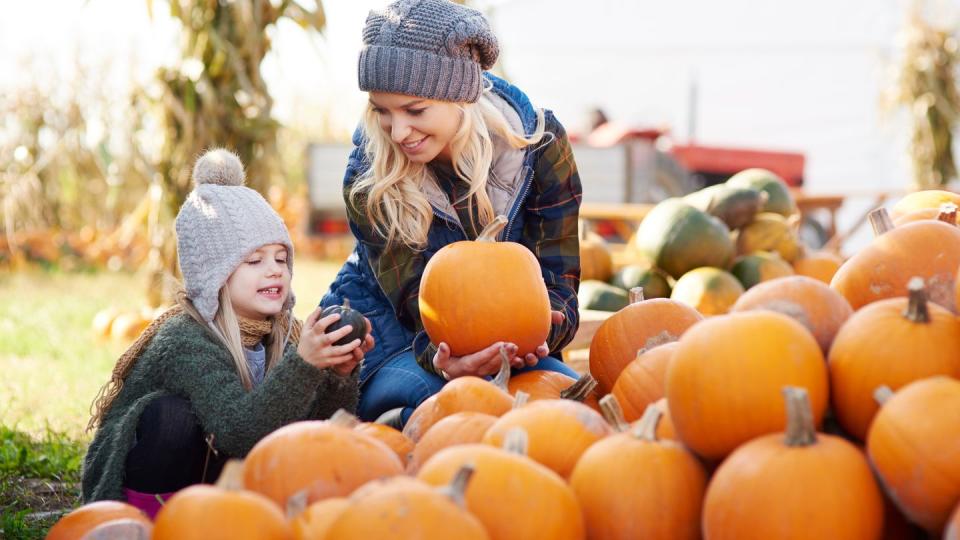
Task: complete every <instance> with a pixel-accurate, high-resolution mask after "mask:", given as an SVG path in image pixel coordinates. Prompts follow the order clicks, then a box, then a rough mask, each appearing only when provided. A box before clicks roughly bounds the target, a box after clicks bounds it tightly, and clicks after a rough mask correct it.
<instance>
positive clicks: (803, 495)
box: [703, 388, 883, 540]
mask: <svg viewBox="0 0 960 540" xmlns="http://www.w3.org/2000/svg"><path fill="white" fill-rule="evenodd" d="M785 393H786V394H787V414H788V420H787V425H786V427H787V429H786V433H776V434H771V435H765V436H762V437H758V438H756V439H754V440H752V441H750V442H748V443H746V444H744V445H743V446H741V447H740V448H737V450H736V451H734V452H733V453H732V454H730V456H729V457H728V458H727V459H726V461H724V462H723V464H721V465H720V467H719V468H718V469H717V471H716V472H715V473H714V475H713V479H712V480H711V481H710V486H709V487H708V488H707V494H706V498H705V499H704V505H703V533H704V537H705V538H709V539H711V540H713V539H717V540H723V539H726V538H730V539H738V540H739V539H742V538H778V539H787V540H790V539H807V538H809V539H811V540H813V539H817V540H819V539H821V538H830V539H831V540H845V539H849V540H859V539H864V538H879V537H880V533H881V532H882V528H883V498H882V497H881V495H880V489H879V488H878V487H877V484H876V482H875V481H874V479H873V473H872V472H871V471H870V465H869V464H868V463H867V460H866V459H865V458H864V456H863V453H862V452H860V450H858V449H857V447H855V446H854V445H852V444H850V443H849V442H847V441H846V440H844V439H842V438H840V437H836V436H833V435H825V434H822V433H816V432H815V430H814V414H813V411H811V409H810V403H809V401H808V399H807V396H806V391H805V390H803V389H802V388H791V389H786V390H785Z"/></svg>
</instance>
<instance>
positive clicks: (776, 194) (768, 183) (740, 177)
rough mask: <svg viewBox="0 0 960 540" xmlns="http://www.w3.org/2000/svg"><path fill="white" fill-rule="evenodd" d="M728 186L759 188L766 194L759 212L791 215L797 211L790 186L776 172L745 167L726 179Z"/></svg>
mask: <svg viewBox="0 0 960 540" xmlns="http://www.w3.org/2000/svg"><path fill="white" fill-rule="evenodd" d="M726 185H728V186H730V187H745V188H753V189H757V190H761V191H763V192H765V193H766V194H767V202H766V203H764V205H763V208H761V209H760V211H761V212H774V213H777V214H780V215H781V216H791V215H793V214H795V213H796V212H797V202H796V201H794V200H793V195H791V194H790V188H789V187H787V183H786V182H784V181H783V179H782V178H780V177H779V176H777V174H776V173H774V172H771V171H768V170H766V169H746V170H743V171H740V172H738V173H737V174H735V175H733V176H731V177H730V179H729V180H727V184H726Z"/></svg>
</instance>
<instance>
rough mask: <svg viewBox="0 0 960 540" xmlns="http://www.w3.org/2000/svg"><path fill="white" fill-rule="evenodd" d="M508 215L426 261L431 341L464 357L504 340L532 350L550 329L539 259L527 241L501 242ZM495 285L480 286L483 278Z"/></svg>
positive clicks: (423, 290)
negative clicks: (524, 243) (473, 238)
mask: <svg viewBox="0 0 960 540" xmlns="http://www.w3.org/2000/svg"><path fill="white" fill-rule="evenodd" d="M505 223H506V218H505V217H503V216H497V219H495V220H494V221H493V222H491V223H490V224H489V225H488V226H487V227H486V228H485V229H484V230H483V232H481V234H480V236H479V237H478V238H477V240H476V241H469V240H465V241H459V242H453V243H451V244H447V245H446V246H444V247H442V248H441V249H440V250H438V251H437V252H436V253H435V254H434V255H433V256H432V257H430V260H429V261H427V264H426V266H425V267H424V269H423V274H422V276H421V279H420V291H419V309H420V318H421V320H422V322H423V326H424V329H425V330H426V332H427V335H428V336H430V341H432V342H433V343H434V344H439V343H441V342H443V343H446V344H447V345H449V346H450V353H451V354H452V355H453V356H463V355H466V354H470V353H474V352H477V351H479V350H482V349H484V348H486V347H489V346H490V345H491V344H493V343H497V342H499V341H502V342H509V343H514V344H516V345H517V347H518V352H517V355H518V356H521V357H522V356H524V355H526V354H530V353H533V352H534V351H535V350H536V348H537V347H538V346H540V345H541V344H543V342H544V341H546V339H547V335H548V334H549V332H550V324H551V323H550V299H549V298H548V296H547V287H546V285H545V284H544V281H543V274H542V272H541V270H540V263H539V262H538V261H537V258H536V257H535V256H534V255H533V253H532V252H531V251H530V250H529V249H528V248H527V247H526V246H524V245H522V244H519V243H516V242H497V241H496V235H497V234H498V232H499V231H500V230H501V229H503V226H504V224H505ZM491 282H493V283H496V286H495V287H478V286H477V285H478V284H480V283H491Z"/></svg>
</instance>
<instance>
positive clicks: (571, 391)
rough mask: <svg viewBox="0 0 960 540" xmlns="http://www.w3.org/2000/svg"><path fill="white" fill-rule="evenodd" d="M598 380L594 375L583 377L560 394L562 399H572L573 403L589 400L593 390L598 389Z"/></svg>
mask: <svg viewBox="0 0 960 540" xmlns="http://www.w3.org/2000/svg"><path fill="white" fill-rule="evenodd" d="M597 384H599V383H597V380H596V379H594V378H593V375H591V374H589V373H585V374H584V375H583V377H580V378H579V379H577V381H576V382H575V383H573V384H571V385H570V386H568V387H566V388H564V389H563V390H562V391H561V392H560V399H572V400H573V401H580V402H583V401H584V400H585V399H587V398H588V397H589V396H590V394H591V393H593V390H594V389H595V388H596V387H597Z"/></svg>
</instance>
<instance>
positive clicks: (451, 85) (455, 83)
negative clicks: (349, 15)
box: [358, 0, 500, 102]
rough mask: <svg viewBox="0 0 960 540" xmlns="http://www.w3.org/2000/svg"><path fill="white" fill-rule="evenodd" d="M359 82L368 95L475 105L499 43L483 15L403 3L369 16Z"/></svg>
mask: <svg viewBox="0 0 960 540" xmlns="http://www.w3.org/2000/svg"><path fill="white" fill-rule="evenodd" d="M363 43H364V47H363V49H362V50H361V51H360V62H359V66H358V76H359V83H360V89H361V90H364V91H368V92H369V91H380V92H392V93H397V94H407V95H412V96H419V97H425V98H430V99H439V100H443V101H453V102H475V101H477V100H478V99H479V98H480V93H481V91H482V90H483V77H482V72H483V70H487V69H490V68H491V67H493V64H494V63H496V61H497V56H498V55H499V54H500V49H499V46H498V44H497V38H496V36H494V35H493V32H492V31H491V30H490V25H489V24H488V23H487V20H486V18H485V17H484V16H483V14H482V13H480V12H479V11H476V10H474V9H471V8H468V7H464V6H461V5H458V4H454V3H453V2H450V1H449V0H399V1H397V2H394V3H392V4H390V5H388V6H387V7H386V8H384V9H383V10H379V11H378V10H374V11H371V12H370V14H369V15H368V16H367V22H366V26H365V27H364V29H363Z"/></svg>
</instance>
